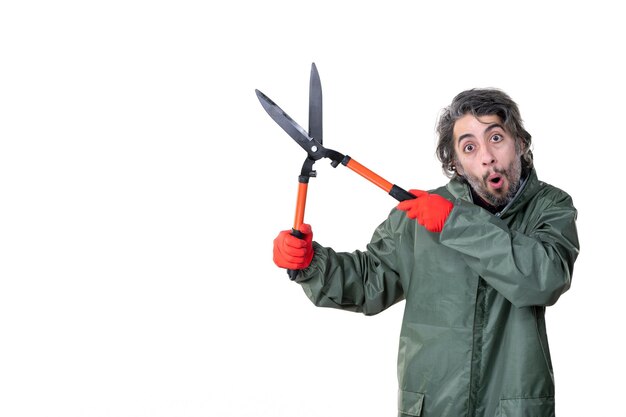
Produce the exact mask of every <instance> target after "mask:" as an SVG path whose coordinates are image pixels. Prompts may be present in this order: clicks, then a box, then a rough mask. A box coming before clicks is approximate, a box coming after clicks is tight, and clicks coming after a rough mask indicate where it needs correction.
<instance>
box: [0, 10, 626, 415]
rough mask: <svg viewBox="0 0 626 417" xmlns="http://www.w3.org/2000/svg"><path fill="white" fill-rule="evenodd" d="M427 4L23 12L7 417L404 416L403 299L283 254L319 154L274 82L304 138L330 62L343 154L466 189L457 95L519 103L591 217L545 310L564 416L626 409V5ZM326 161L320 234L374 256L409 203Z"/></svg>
mask: <svg viewBox="0 0 626 417" xmlns="http://www.w3.org/2000/svg"><path fill="white" fill-rule="evenodd" d="M424 3H425V4H427V5H421V4H420V3H418V2H408V1H406V2H404V1H387V2H384V6H383V5H382V4H383V2H372V1H359V2H357V1H353V2H348V1H343V2H342V1H332V2H331V1H328V2H326V1H311V2H301V1H300V2H298V1H286V0H285V1H277V0H270V1H267V0H266V1H258V2H255V1H251V0H250V1H233V2H215V1H214V2H203V1H182V0H179V1H175V2H174V1H150V2H148V1H138V0H125V1H106V2H104V1H101V2H95V1H94V2H81V1H57V2H44V1H20V2H17V1H15V2H9V1H7V2H3V3H2V5H1V6H0V415H1V416H7V417H18V416H63V417H73V416H81V417H83V416H94V417H100V416H220V417H226V416H272V417H274V416H326V417H332V416H346V415H353V416H357V415H363V416H393V415H395V413H396V409H395V407H396V389H397V382H396V363H395V361H396V349H397V343H398V332H399V328H400V321H401V316H402V308H403V304H399V305H396V306H394V307H392V308H391V309H389V310H387V311H386V312H384V313H383V314H380V315H378V316H375V317H369V318H367V317H364V316H362V315H358V314H351V313H346V312H341V311H336V310H328V309H319V308H315V307H314V306H313V305H312V304H311V303H310V302H309V301H308V299H307V298H306V297H305V295H304V293H303V292H302V291H301V289H300V288H299V286H298V285H297V284H293V283H290V282H289V281H288V279H287V277H286V274H285V273H284V271H282V270H280V269H278V268H276V267H275V266H274V264H273V262H272V255H271V253H272V240H273V239H274V237H275V235H276V234H277V233H278V232H279V231H280V230H282V229H288V228H290V227H291V224H292V220H293V210H294V206H295V197H296V189H297V175H298V173H299V170H300V166H301V163H302V160H303V159H304V152H303V151H302V150H301V149H300V148H299V147H298V146H297V145H295V144H294V142H293V141H292V140H291V139H290V138H289V137H288V136H287V135H286V134H285V133H284V132H282V130H280V128H279V127H278V126H277V125H276V124H275V123H274V122H273V121H272V120H271V119H270V118H269V117H268V116H267V114H266V113H265V112H264V111H263V109H262V108H261V106H260V105H259V102H258V100H257V98H256V96H255V94H254V89H255V88H258V89H260V90H262V91H263V92H265V93H266V94H268V95H269V96H270V97H271V98H273V99H274V100H275V101H276V102H277V103H278V104H279V105H281V107H283V108H284V109H285V110H286V111H287V112H288V113H289V114H290V115H291V116H292V117H293V118H294V119H296V120H297V121H299V122H300V123H301V124H302V125H303V126H305V127H306V124H307V98H308V77H309V69H310V64H311V62H315V63H316V64H317V66H318V68H319V71H320V74H321V78H322V84H323V89H324V100H325V101H324V106H325V107H324V115H325V121H324V129H325V136H324V143H325V144H326V145H327V146H328V147H331V148H334V149H336V150H338V151H340V152H343V153H347V154H350V155H351V156H352V157H353V158H355V159H357V160H358V161H360V162H361V163H363V164H365V165H366V166H368V167H369V168H371V169H372V170H374V171H376V172H377V173H379V174H381V175H382V176H384V177H385V178H387V179H388V180H390V181H391V182H394V183H396V184H398V185H400V186H402V187H404V188H407V189H408V188H422V189H428V188H433V187H436V186H439V185H441V184H443V183H444V182H445V181H446V178H445V177H444V176H443V174H442V173H441V170H440V167H439V164H438V162H437V161H436V157H435V155H434V149H435V132H434V128H435V123H436V119H437V116H438V114H439V111H440V109H441V108H443V107H444V106H446V105H447V104H449V103H450V101H451V100H452V98H453V97H454V95H455V94H457V93H458V92H460V91H462V90H464V89H467V88H472V87H499V88H501V89H503V90H505V91H506V92H508V93H509V94H510V95H511V96H512V97H513V99H514V100H516V101H517V103H518V104H519V106H520V109H521V111H522V115H523V117H524V120H525V123H526V128H527V129H528V130H529V131H530V132H531V134H532V135H533V139H534V154H535V163H536V167H537V171H538V174H539V176H540V178H541V179H543V180H544V181H546V182H549V183H552V184H554V185H557V186H559V187H560V188H563V189H564V190H566V191H567V192H569V193H570V194H571V195H572V197H573V198H574V202H575V204H576V206H577V208H578V209H579V219H578V220H579V221H578V225H579V234H580V240H581V246H582V249H581V254H580V257H579V260H578V262H577V264H576V270H575V274H574V281H573V286H572V289H571V291H570V292H568V293H566V294H565V295H564V296H563V297H562V298H561V299H560V300H559V302H558V303H557V304H556V305H555V306H554V307H551V308H549V309H548V313H547V324H548V333H549V336H550V342H551V348H552V355H553V361H554V367H555V375H556V384H557V413H558V415H560V416H588V415H595V416H625V415H626V414H625V411H624V407H623V399H622V397H623V395H624V388H626V387H625V385H624V375H625V374H626V361H625V359H624V352H625V351H626V346H625V344H624V342H623V339H622V338H621V334H622V333H623V332H624V330H623V329H624V319H626V313H625V311H626V310H625V307H624V305H625V304H626V302H625V298H624V290H625V289H626V285H625V284H624V279H625V278H626V277H625V274H624V262H623V261H624V255H623V247H624V245H623V236H624V234H625V233H626V230H625V227H624V222H623V218H624V213H623V209H624V204H623V202H622V201H623V197H622V196H623V194H624V192H623V185H622V182H623V178H624V175H623V167H622V161H623V149H624V146H623V144H624V140H625V139H626V138H625V137H624V129H623V121H624V116H623V115H624V104H623V103H624V101H623V97H624V96H625V94H626V88H625V81H624V74H625V73H626V68H625V65H624V60H623V54H624V52H623V51H624V39H626V33H625V32H626V30H625V29H624V25H623V19H622V17H623V13H621V12H618V9H617V6H616V5H615V4H617V2H614V3H613V2H608V1H594V2H590V1H589V2H576V1H574V2H571V1H570V2H565V1H563V2H547V1H542V2H532V1H531V2H528V1H527V2H518V4H515V5H513V4H511V3H510V2H497V1H474V2H462V1H458V2H457V1H439V2H434V1H429V2H424ZM316 168H317V170H318V178H315V179H313V180H312V181H311V184H310V186H309V204H308V205H307V212H306V221H307V222H308V223H311V224H312V225H313V230H314V233H315V239H316V240H318V241H319V242H320V243H322V244H325V245H329V246H333V247H334V248H335V249H337V250H349V251H351V250H354V249H363V248H364V246H365V244H366V243H367V241H368V240H369V238H370V236H371V233H372V232H373V230H374V228H375V227H376V226H377V225H378V224H379V223H380V222H382V221H383V220H384V218H385V217H386V215H387V213H388V212H389V211H390V210H391V208H392V207H393V206H394V205H395V200H393V199H392V198H391V197H389V196H387V195H385V193H384V192H382V191H381V190H379V189H378V188H376V187H375V186H373V185H371V184H370V183H369V182H367V181H365V180H363V179H361V178H360V177H358V176H357V175H356V174H354V173H352V172H351V171H349V170H348V169H346V168H345V167H338V168H337V169H333V168H331V167H330V165H329V164H328V163H327V162H326V161H322V162H320V163H318V164H317V165H316ZM511 360H514V358H512V359H511Z"/></svg>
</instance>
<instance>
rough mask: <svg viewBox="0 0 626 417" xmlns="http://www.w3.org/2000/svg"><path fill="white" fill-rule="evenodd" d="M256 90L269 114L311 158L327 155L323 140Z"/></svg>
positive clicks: (315, 159) (315, 158) (316, 158)
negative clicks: (314, 135) (310, 132)
mask: <svg viewBox="0 0 626 417" xmlns="http://www.w3.org/2000/svg"><path fill="white" fill-rule="evenodd" d="M255 92H256V95H257V98H258V99H259V101H260V102H261V106H263V108H264V109H265V111H266V112H267V114H269V115H270V117H271V118H272V119H273V120H274V121H275V122H276V123H277V124H278V125H279V126H280V127H282V128H283V130H284V131H285V132H287V134H288V135H289V136H291V138H292V139H293V140H295V141H296V142H297V143H298V144H299V145H300V146H301V147H302V148H303V149H304V150H305V151H306V152H307V153H308V154H309V157H310V158H311V159H313V160H314V161H317V160H318V159H321V158H323V157H324V156H325V155H324V147H323V146H322V144H321V142H319V141H318V140H316V139H315V138H312V137H311V136H310V135H309V134H308V133H307V132H306V131H305V130H304V129H303V128H302V126H300V125H299V124H298V123H296V121H295V120H293V119H292V118H291V117H290V116H289V115H288V114H287V113H285V112H284V111H283V109H281V108H280V107H279V106H278V105H277V104H276V103H274V102H273V101H272V99H270V98H269V97H268V96H266V95H265V94H263V93H262V92H261V91H259V90H255Z"/></svg>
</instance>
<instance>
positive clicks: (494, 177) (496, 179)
mask: <svg viewBox="0 0 626 417" xmlns="http://www.w3.org/2000/svg"><path fill="white" fill-rule="evenodd" d="M487 182H488V183H489V184H490V185H491V186H492V187H493V188H500V187H502V185H503V184H504V178H503V177H502V175H500V174H491V175H490V176H489V177H488V178H487Z"/></svg>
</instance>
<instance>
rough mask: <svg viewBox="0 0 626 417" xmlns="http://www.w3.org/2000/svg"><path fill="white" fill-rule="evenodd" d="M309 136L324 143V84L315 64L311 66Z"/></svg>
mask: <svg viewBox="0 0 626 417" xmlns="http://www.w3.org/2000/svg"><path fill="white" fill-rule="evenodd" d="M309 136H310V137H312V138H314V139H316V140H317V141H318V142H319V143H324V140H323V131H322V82H321V81H320V75H319V73H318V72H317V67H316V66H315V63H312V64H311V79H310V82H309Z"/></svg>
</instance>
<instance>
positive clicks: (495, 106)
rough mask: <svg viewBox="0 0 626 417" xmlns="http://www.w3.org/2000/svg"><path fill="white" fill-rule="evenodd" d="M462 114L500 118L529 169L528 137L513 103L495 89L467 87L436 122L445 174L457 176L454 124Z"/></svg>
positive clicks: (438, 153) (438, 154) (530, 160)
mask: <svg viewBox="0 0 626 417" xmlns="http://www.w3.org/2000/svg"><path fill="white" fill-rule="evenodd" d="M466 114H471V115H472V116H474V117H477V118H478V117H481V116H487V115H496V116H498V117H500V119H501V120H502V123H503V124H504V128H505V130H506V131H507V132H508V133H509V134H510V135H512V136H513V137H514V138H515V148H516V150H517V151H518V152H519V151H520V150H522V149H523V154H522V165H523V166H524V167H525V168H530V167H532V165H533V154H532V152H531V150H530V145H531V142H532V140H531V136H530V133H528V132H527V131H526V129H524V124H523V122H522V118H521V116H520V112H519V109H518V108H517V104H516V103H515V102H514V101H513V100H511V97H509V96H508V95H507V94H506V93H504V92H503V91H501V90H498V89H495V88H482V89H478V88H475V89H471V90H466V91H463V92H462V93H460V94H458V95H457V96H456V97H454V99H453V100H452V104H450V105H449V106H448V107H446V108H444V109H443V110H442V112H441V114H440V116H439V121H438V123H437V134H438V136H439V141H438V143H437V158H439V161H441V167H442V169H443V172H444V173H445V174H446V176H447V177H449V178H451V177H455V176H457V175H458V174H457V172H456V160H457V158H456V153H455V150H454V137H453V130H454V124H455V123H456V121H457V120H459V119H460V118H461V117H463V116H465V115H466Z"/></svg>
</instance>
